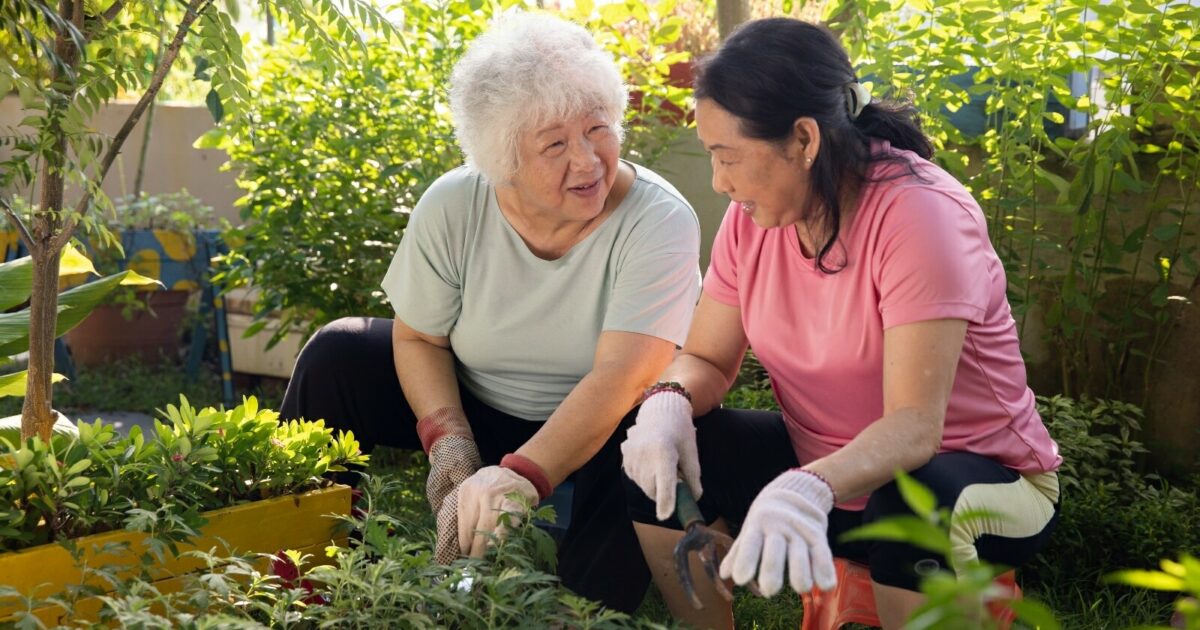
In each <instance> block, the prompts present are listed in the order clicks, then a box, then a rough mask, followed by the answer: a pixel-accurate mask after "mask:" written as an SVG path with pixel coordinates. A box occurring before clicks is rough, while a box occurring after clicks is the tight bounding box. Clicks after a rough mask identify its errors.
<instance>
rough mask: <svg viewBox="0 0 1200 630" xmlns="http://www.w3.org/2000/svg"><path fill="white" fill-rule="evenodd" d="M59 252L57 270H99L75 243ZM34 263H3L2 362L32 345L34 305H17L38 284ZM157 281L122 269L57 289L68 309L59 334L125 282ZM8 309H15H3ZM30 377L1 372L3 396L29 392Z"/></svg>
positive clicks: (0, 309) (70, 272)
mask: <svg viewBox="0 0 1200 630" xmlns="http://www.w3.org/2000/svg"><path fill="white" fill-rule="evenodd" d="M56 255H61V260H60V261H58V260H56V263H55V265H54V266H55V271H56V272H57V273H59V274H61V275H64V276H66V275H74V274H83V275H86V274H95V273H96V270H95V268H94V267H93V266H92V263H91V261H90V260H88V259H87V258H86V257H85V256H83V254H80V253H79V251H78V250H76V249H75V248H74V247H71V246H67V247H65V248H64V249H63V250H61V252H60V253H59V254H56ZM34 267H35V263H34V261H33V259H32V257H30V256H26V257H23V258H18V259H16V260H11V261H8V262H5V263H0V287H2V288H0V364H3V363H6V362H7V360H8V357H10V356H12V355H14V354H18V353H20V352H23V351H25V350H27V349H30V341H31V339H30V337H31V335H32V329H31V326H30V321H31V318H32V317H33V314H32V309H31V308H21V309H20V310H13V309H14V308H16V307H19V306H21V305H22V304H24V303H25V302H26V301H27V300H29V299H30V294H31V293H32V291H33V285H34V275H35V274H34V271H35V269H34ZM154 282H155V281H154V280H150V279H149V278H145V277H142V276H140V275H138V274H137V273H135V272H133V271H122V272H120V273H117V274H113V275H110V276H106V277H103V278H100V279H99V280H96V281H95V282H89V283H87V284H84V285H82V286H79V287H75V288H73V289H70V290H67V291H64V292H63V293H62V295H58V294H57V293H56V298H57V299H56V301H57V302H58V307H59V308H61V309H62V310H63V311H64V312H63V314H62V315H61V316H59V317H56V318H55V319H56V328H55V330H54V333H55V335H56V336H57V335H61V334H63V333H65V332H67V331H68V330H70V329H71V328H73V327H74V326H76V325H77V324H79V322H81V321H83V318H84V317H87V314H88V313H90V312H91V311H92V309H94V308H95V307H96V305H97V304H99V303H100V302H101V301H103V300H104V299H105V297H106V296H108V295H109V294H110V293H112V292H113V291H115V290H116V289H117V288H119V287H121V286H122V285H124V286H146V285H150V284H154ZM56 289H57V287H56ZM8 310H11V311H12V312H3V311H8ZM51 378H52V381H53V382H58V381H61V380H62V379H63V376H62V375H61V374H52V375H51ZM28 381H29V370H19V371H16V372H12V373H9V374H0V398H4V397H7V396H17V397H22V396H25V395H26V392H27V387H28ZM51 424H53V421H51ZM48 429H49V427H47V430H48ZM22 430H24V429H22Z"/></svg>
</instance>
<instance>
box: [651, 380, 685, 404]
mask: <svg viewBox="0 0 1200 630" xmlns="http://www.w3.org/2000/svg"><path fill="white" fill-rule="evenodd" d="M663 392H674V393H676V394H679V395H680V396H683V397H684V398H686V399H687V401H688V402H689V403H690V402H692V394H691V392H689V391H688V390H687V389H686V388H685V387H684V386H683V384H682V383H679V382H677V381H659V382H657V383H655V384H653V385H651V386H650V387H647V388H646V391H644V392H642V402H646V399H647V398H649V397H651V396H653V395H655V394H661V393H663Z"/></svg>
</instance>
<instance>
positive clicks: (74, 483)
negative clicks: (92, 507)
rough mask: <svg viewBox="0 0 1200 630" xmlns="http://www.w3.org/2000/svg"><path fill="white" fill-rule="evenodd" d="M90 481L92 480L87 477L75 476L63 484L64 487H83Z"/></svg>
mask: <svg viewBox="0 0 1200 630" xmlns="http://www.w3.org/2000/svg"><path fill="white" fill-rule="evenodd" d="M90 483H92V480H91V479H88V478H87V477H74V478H72V479H70V480H68V481H67V483H65V484H63V488H82V487H84V486H86V485H88V484H90Z"/></svg>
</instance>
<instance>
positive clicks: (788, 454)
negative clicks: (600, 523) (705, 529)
mask: <svg viewBox="0 0 1200 630" xmlns="http://www.w3.org/2000/svg"><path fill="white" fill-rule="evenodd" d="M696 445H697V449H698V453H699V457H700V470H701V475H700V483H701V485H702V486H703V487H704V494H703V495H702V496H701V497H700V500H699V501H698V504H699V506H700V511H701V512H702V513H703V514H704V517H705V519H706V520H707V521H708V522H709V523H711V522H713V521H715V520H717V519H718V518H724V519H725V521H726V522H727V523H728V524H729V526H730V527H731V528H732V529H733V531H734V533H736V532H737V531H738V529H740V528H741V525H742V522H743V521H745V519H746V513H747V512H748V511H749V509H750V503H751V502H752V501H753V500H754V498H755V497H756V496H758V493H759V491H761V490H762V489H763V487H764V486H766V485H767V484H768V483H770V482H771V481H772V480H773V479H775V477H777V476H778V475H779V474H780V473H783V472H785V471H787V470H789V469H792V468H796V467H798V466H800V462H798V461H797V460H796V453H795V451H793V450H792V443H791V439H790V438H789V437H788V433H787V428H786V427H785V426H784V424H783V418H782V417H781V416H780V414H779V413H777V412H770V411H749V410H743V409H717V410H715V411H713V412H711V413H709V414H708V415H705V416H703V417H701V418H697V419H696ZM910 474H911V475H912V477H913V478H915V479H916V480H917V481H919V482H921V483H922V484H923V485H925V486H927V487H928V488H929V489H930V490H932V491H933V493H934V495H935V496H936V497H937V501H938V506H939V507H946V508H950V509H953V508H955V507H956V504H959V501H958V499H959V497H960V496H961V495H962V493H963V491H964V489H966V488H968V487H971V486H979V485H987V484H999V485H1005V486H1006V489H1007V485H1011V484H1017V483H1019V482H1020V480H1021V476H1020V475H1019V474H1018V473H1017V472H1016V471H1014V470H1012V469H1010V468H1006V467H1004V466H1002V465H1000V464H999V463H997V462H995V461H992V460H991V459H988V458H986V457H983V456H980V455H975V454H973V453H941V454H938V455H936V456H934V458H933V459H932V460H930V462H929V463H928V464H926V465H924V466H922V467H920V468H918V469H916V470H914V471H912V472H911V473H910ZM625 487H626V503H627V504H628V505H629V512H630V515H631V517H632V518H633V520H634V521H636V522H639V523H647V524H651V525H660V526H663V527H670V528H672V529H682V527H681V526H680V524H679V522H678V520H676V519H675V517H674V516H672V517H671V519H669V520H667V521H659V520H658V519H657V517H656V516H655V508H654V502H653V501H651V500H650V499H649V498H648V497H647V496H646V495H645V494H644V493H643V492H642V490H641V488H639V487H638V486H637V484H635V483H634V482H633V481H632V480H630V479H629V478H628V477H626V478H625ZM1015 490H1016V491H1018V492H1028V491H1029V490H1028V489H1027V488H1020V489H1015ZM995 507H997V508H999V507H1002V506H995ZM1047 511H1049V508H1048V507H1047ZM1058 511H1059V510H1058V504H1057V502H1055V503H1054V506H1053V515H1052V516H1050V515H1048V514H1044V513H1038V514H1037V515H1036V516H1031V515H1022V516H1026V517H1029V518H1035V519H1039V520H1036V521H1035V522H1034V524H1033V525H1032V526H1030V527H1028V528H1026V529H1027V531H1030V532H1034V533H1032V534H1031V535H1022V536H1011V535H1005V536H1000V535H994V534H987V533H985V534H983V535H980V536H978V537H975V538H974V540H973V541H972V542H973V543H974V546H975V549H976V552H977V553H978V557H979V558H981V559H983V560H985V561H988V562H991V563H993V564H999V565H1004V566H1009V567H1016V566H1019V565H1021V564H1024V563H1025V562H1027V561H1028V560H1029V559H1030V558H1032V557H1033V555H1034V554H1036V553H1037V551H1038V550H1039V549H1041V548H1042V546H1043V545H1044V544H1045V543H1046V541H1047V540H1048V539H1049V536H1050V533H1051V532H1052V531H1053V530H1054V526H1055V524H1057V522H1058ZM907 514H912V511H911V510H910V509H909V508H908V505H907V504H906V503H905V502H904V499H903V498H902V497H901V495H900V490H899V487H898V486H897V485H896V483H895V482H892V483H889V484H886V485H884V486H882V487H880V488H879V489H878V490H876V491H875V492H873V493H871V496H870V498H869V499H868V500H867V506H866V509H865V510H861V511H858V510H843V509H839V508H834V509H833V511H832V512H830V514H829V530H828V538H829V546H830V549H831V550H832V551H833V554H834V555H835V556H839V557H842V558H847V559H849V560H854V561H856V562H860V563H862V564H866V565H868V566H869V567H870V569H871V579H873V580H874V581H875V582H878V583H880V584H885V585H888V586H895V587H898V588H904V589H908V590H912V591H915V590H918V585H919V582H920V578H921V576H922V575H924V574H926V573H928V572H929V571H930V570H933V569H937V568H939V567H947V568H949V566H950V565H949V563H948V562H949V561H948V559H947V558H944V557H941V556H939V555H938V554H936V553H933V552H930V551H927V550H925V549H921V548H918V547H914V546H912V545H907V544H902V543H894V542H886V541H863V542H850V543H844V542H840V541H839V540H838V539H839V538H840V537H841V535H842V534H843V533H845V532H847V531H849V530H851V529H854V528H856V527H859V526H861V525H864V524H866V523H871V522H874V521H877V520H880V519H883V518H887V517H889V516H899V515H907ZM968 544H970V543H968Z"/></svg>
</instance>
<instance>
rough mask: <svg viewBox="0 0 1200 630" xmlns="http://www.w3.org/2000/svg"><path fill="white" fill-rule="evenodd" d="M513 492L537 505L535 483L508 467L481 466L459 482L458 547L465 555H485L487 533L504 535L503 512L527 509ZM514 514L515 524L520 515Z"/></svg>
mask: <svg viewBox="0 0 1200 630" xmlns="http://www.w3.org/2000/svg"><path fill="white" fill-rule="evenodd" d="M514 492H515V493H517V494H520V495H521V496H522V497H524V498H525V499H526V500H527V502H528V504H529V505H537V503H538V492H537V489H536V488H535V487H534V485H533V483H532V482H530V481H529V480H528V479H526V478H525V477H522V476H521V475H520V474H518V473H517V472H515V471H513V470H511V469H509V468H502V467H500V466H487V467H485V468H480V469H479V470H478V471H477V472H476V473H475V474H474V475H471V476H470V477H468V478H467V480H466V481H464V482H462V484H460V485H459V486H458V491H457V497H456V498H457V500H458V547H459V551H460V552H461V553H462V554H463V555H466V556H471V557H473V558H482V557H483V553H484V552H485V551H487V546H488V544H489V543H490V538H489V536H488V534H491V533H495V534H496V535H497V536H503V535H504V528H503V526H501V525H500V524H499V519H500V515H501V514H503V513H505V512H513V513H517V514H522V515H523V514H524V513H525V511H526V507H525V506H524V505H521V503H519V502H518V501H514V500H513V499H511V498H509V497H508V495H509V494H512V493H514ZM511 518H512V519H513V521H512V523H513V524H516V523H517V522H519V518H518V517H511ZM439 535H440V534H439Z"/></svg>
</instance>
